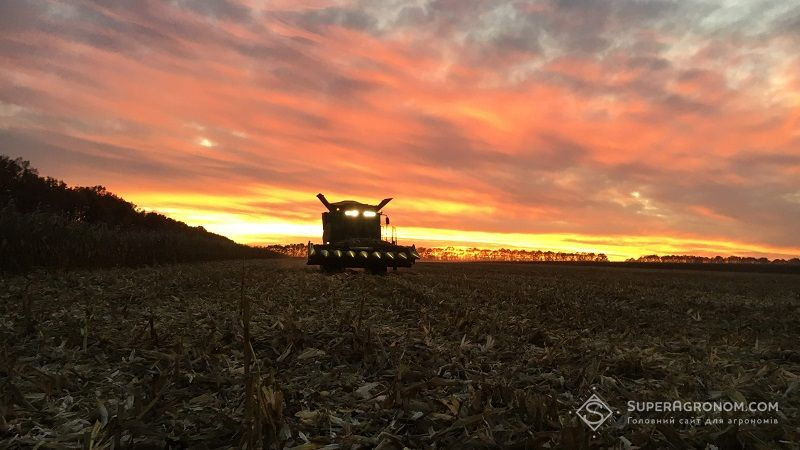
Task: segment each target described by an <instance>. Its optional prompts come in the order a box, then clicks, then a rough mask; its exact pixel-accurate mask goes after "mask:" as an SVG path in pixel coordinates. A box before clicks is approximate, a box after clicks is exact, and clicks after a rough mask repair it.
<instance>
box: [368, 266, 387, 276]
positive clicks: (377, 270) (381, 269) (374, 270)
mask: <svg viewBox="0 0 800 450" xmlns="http://www.w3.org/2000/svg"><path fill="white" fill-rule="evenodd" d="M368 270H369V273H371V274H373V275H381V274H384V273H386V266H371V267H370V268H369V269H368Z"/></svg>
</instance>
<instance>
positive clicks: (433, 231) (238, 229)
mask: <svg viewBox="0 0 800 450" xmlns="http://www.w3.org/2000/svg"><path fill="white" fill-rule="evenodd" d="M172 198H173V199H174V198H175V197H172ZM202 198H204V197H203V196H197V197H194V200H200V199H202ZM186 200H187V199H183V201H184V202H185V201H186ZM209 200H210V201H209V203H213V200H214V197H209ZM219 200H220V199H219V198H217V199H216V201H217V202H219ZM217 204H218V205H219V203H217ZM228 205H230V203H228ZM314 208H316V207H314ZM314 208H312V209H311V211H312V212H311V213H309V214H310V215H311V216H314V217H315V218H314V219H311V220H308V219H296V220H288V219H286V218H285V217H280V216H273V215H269V214H259V215H256V214H248V213H237V212H224V211H213V210H202V209H195V208H189V207H185V206H184V207H175V206H164V207H142V209H143V210H147V211H155V212H160V213H162V214H166V215H168V216H169V217H172V218H174V219H176V220H180V221H183V222H186V223H187V224H189V225H192V226H202V227H204V228H205V229H207V230H208V231H211V232H213V233H217V234H220V235H223V236H226V237H228V238H230V239H232V240H234V241H236V242H239V243H243V244H248V245H270V244H295V243H300V242H306V241H311V242H319V241H320V240H321V236H322V225H321V221H320V220H319V219H318V217H319V211H318V208H316V209H314ZM408 219H409V220H404V221H403V222H409V221H411V217H409V218H408ZM397 235H398V238H399V240H400V242H401V243H403V244H406V245H410V244H416V245H417V246H418V247H443V246H452V247H456V248H472V247H477V248H486V249H499V248H509V249H527V250H542V251H554V252H559V251H561V252H572V253H603V254H605V255H606V256H608V258H609V260H611V261H623V260H625V259H628V258H638V257H640V256H644V255H651V254H658V255H673V254H692V255H697V256H717V255H720V256H730V255H736V256H754V257H762V256H768V257H771V258H792V257H796V256H797V255H800V248H791V247H788V248H782V247H775V246H765V245H753V244H746V243H738V242H730V241H724V240H710V239H703V238H700V237H689V236H687V237H675V236H655V235H609V236H598V235H587V234H578V233H499V232H485V231H474V230H459V229H444V228H430V227H414V226H402V225H400V226H398V227H397Z"/></svg>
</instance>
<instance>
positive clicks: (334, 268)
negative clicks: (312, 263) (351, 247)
mask: <svg viewBox="0 0 800 450" xmlns="http://www.w3.org/2000/svg"><path fill="white" fill-rule="evenodd" d="M319 268H320V270H321V271H322V273H327V274H331V273H337V272H341V271H342V270H343V269H342V267H340V266H339V265H338V264H322V265H321V266H319Z"/></svg>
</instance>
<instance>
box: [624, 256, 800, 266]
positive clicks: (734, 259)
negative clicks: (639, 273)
mask: <svg viewBox="0 0 800 450" xmlns="http://www.w3.org/2000/svg"><path fill="white" fill-rule="evenodd" d="M626 262H640V263H685V264H800V259H798V258H791V259H782V258H777V259H772V260H770V259H769V258H764V257H761V258H754V257H752V256H727V257H722V256H713V257H709V256H695V255H665V256H659V255H646V256H640V257H639V258H636V259H634V258H629V259H628V260H627V261H626Z"/></svg>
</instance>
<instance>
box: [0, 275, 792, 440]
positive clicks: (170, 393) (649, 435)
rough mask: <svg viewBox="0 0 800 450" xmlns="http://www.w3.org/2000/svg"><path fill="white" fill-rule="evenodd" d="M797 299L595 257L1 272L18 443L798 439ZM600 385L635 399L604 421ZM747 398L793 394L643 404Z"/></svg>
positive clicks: (776, 287) (770, 279)
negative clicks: (700, 404) (584, 412)
mask: <svg viewBox="0 0 800 450" xmlns="http://www.w3.org/2000/svg"><path fill="white" fill-rule="evenodd" d="M243 265H244V268H245V269H244V284H243V287H242V278H243V277H242V273H243V270H242V267H243ZM242 298H243V299H244V300H245V301H244V302H242V301H241V300H242ZM243 303H244V304H245V310H246V309H247V307H246V305H247V304H249V308H250V326H249V335H250V336H251V338H250V343H251V347H252V353H251V352H250V351H249V348H250V347H248V346H246V343H247V339H246V336H247V334H248V333H247V331H245V329H244V326H243V323H242V320H241V311H242V310H241V308H240V305H241V304H243ZM799 308H800V276H798V275H790V274H763V273H728V272H698V271H694V272H692V271H676V270H647V269H628V268H612V267H586V266H583V267H575V266H546V265H521V264H514V265H511V264H419V265H417V266H416V267H415V268H414V269H412V270H406V271H401V272H398V273H390V274H389V275H387V276H370V275H366V274H364V273H361V272H346V273H341V274H336V275H332V276H324V275H321V274H319V273H317V272H315V271H313V270H312V269H310V268H306V267H305V266H304V265H303V263H302V262H301V261H297V260H268V261H248V262H245V263H241V262H222V263H203V264H188V265H175V266H163V267H157V268H146V269H119V270H103V271H87V272H73V273H68V274H63V273H62V274H50V275H46V274H37V275H30V276H28V277H14V278H5V279H0V395H1V396H2V398H0V448H28V447H33V446H36V445H39V446H40V448H87V449H88V448H165V447H172V448H180V447H189V448H220V447H222V448H229V447H236V446H242V445H247V446H249V447H255V446H257V447H260V446H261V444H263V443H266V444H265V447H267V448H285V447H289V448H291V447H294V448H301V449H313V448H331V449H333V448H374V447H379V448H382V449H402V448H403V447H407V448H412V449H413V448H470V447H473V448H474V447H477V448H514V447H515V448H540V447H543V448H588V447H611V448H699V449H712V448H720V449H725V448H741V447H742V446H744V447H746V448H798V445H800V412H799V411H798V407H800V397H799V396H800V387H799V386H798V385H799V384H800V349H799V348H798V343H800V325H799V324H800V320H798V319H800V314H799V313H800V311H799ZM246 349H247V350H246ZM250 355H252V357H250ZM248 360H252V361H250V362H248ZM247 367H250V369H247ZM593 387H594V388H596V389H595V391H596V392H598V393H600V394H601V396H602V397H603V398H604V399H605V400H606V401H607V402H608V403H609V405H611V407H612V408H614V409H618V410H619V411H620V412H619V413H618V414H615V415H614V417H613V418H612V419H610V420H608V421H607V422H606V423H605V424H604V425H602V426H601V427H600V428H599V429H598V430H597V433H592V432H591V430H590V429H589V428H588V427H587V426H586V425H584V424H583V423H582V422H580V421H579V420H578V419H577V418H576V417H575V415H574V414H571V411H572V410H575V409H577V408H579V407H580V406H581V404H582V403H583V400H584V399H586V398H587V397H588V395H589V394H590V393H591V392H592V388H593ZM248 392H249V393H250V396H249V398H250V399H251V400H250V401H248V400H247V398H248V396H247V394H246V393H248ZM729 399H731V400H734V401H746V402H757V401H765V402H777V403H778V404H779V410H778V411H777V412H768V413H741V412H739V413H729V415H727V416H726V415H723V416H720V415H718V414H717V415H715V414H713V413H712V414H708V413H706V414H702V413H700V414H692V413H671V412H668V413H664V412H661V413H649V414H648V413H638V412H636V413H629V412H627V408H626V405H627V402H628V401H630V400H637V401H646V400H651V401H674V400H683V401H692V402H694V401H722V400H729ZM696 416H704V418H710V419H720V418H722V419H728V418H730V417H737V418H741V419H750V420H752V419H759V420H768V421H770V422H773V421H777V424H775V423H769V424H763V423H761V424H758V423H756V424H752V423H749V424H742V425H737V426H731V425H727V424H724V423H723V424H705V423H703V424H700V425H695V426H689V425H684V424H681V423H680V420H681V419H686V418H690V417H696ZM665 417H666V418H669V417H673V418H674V419H675V422H674V424H671V425H670V424H630V423H628V422H629V419H631V418H633V419H657V418H665ZM593 435H594V437H593ZM326 446H327V447H326Z"/></svg>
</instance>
